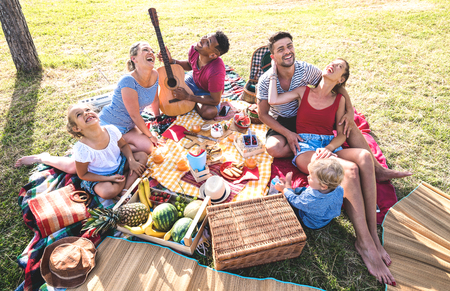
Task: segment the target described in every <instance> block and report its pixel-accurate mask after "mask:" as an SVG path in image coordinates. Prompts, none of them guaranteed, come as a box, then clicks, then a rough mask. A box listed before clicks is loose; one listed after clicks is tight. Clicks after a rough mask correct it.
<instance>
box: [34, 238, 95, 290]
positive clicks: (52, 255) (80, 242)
mask: <svg viewBox="0 0 450 291" xmlns="http://www.w3.org/2000/svg"><path fill="white" fill-rule="evenodd" d="M96 252H97V250H96V249H95V246H94V244H93V243H92V242H91V241H90V240H88V239H85V238H82V237H75V236H70V237H65V238H62V239H60V240H58V241H56V242H54V243H52V244H51V245H49V246H48V247H46V248H45V250H44V255H43V256H42V260H41V275H42V277H44V280H45V282H47V284H49V285H50V286H53V287H55V288H72V287H77V286H80V285H81V284H83V283H84V282H85V281H86V278H87V276H88V274H89V272H90V271H91V270H92V269H93V268H94V267H95V254H96Z"/></svg>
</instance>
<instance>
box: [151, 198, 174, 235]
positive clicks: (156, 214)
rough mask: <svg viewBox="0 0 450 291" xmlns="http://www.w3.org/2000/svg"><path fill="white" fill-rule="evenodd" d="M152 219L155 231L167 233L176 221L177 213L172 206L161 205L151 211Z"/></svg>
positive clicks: (167, 204)
mask: <svg viewBox="0 0 450 291" xmlns="http://www.w3.org/2000/svg"><path fill="white" fill-rule="evenodd" d="M152 219H153V221H154V225H155V228H156V229H157V230H160V231H169V230H170V229H171V228H172V226H173V225H174V223H175V221H177V219H178V211H177V209H176V208H175V206H173V205H172V204H170V203H162V204H159V205H158V206H156V207H155V210H153V213H152Z"/></svg>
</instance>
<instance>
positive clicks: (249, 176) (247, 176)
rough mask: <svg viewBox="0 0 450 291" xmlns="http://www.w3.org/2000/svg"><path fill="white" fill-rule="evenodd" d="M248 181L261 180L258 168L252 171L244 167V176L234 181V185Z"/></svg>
mask: <svg viewBox="0 0 450 291" xmlns="http://www.w3.org/2000/svg"><path fill="white" fill-rule="evenodd" d="M246 180H259V170H258V167H256V168H254V169H251V170H250V169H249V168H247V167H244V173H243V174H242V176H241V177H240V178H239V179H237V180H235V181H233V184H239V183H242V181H246Z"/></svg>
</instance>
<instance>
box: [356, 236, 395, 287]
mask: <svg viewBox="0 0 450 291" xmlns="http://www.w3.org/2000/svg"><path fill="white" fill-rule="evenodd" d="M355 247H356V250H357V251H358V253H359V254H360V255H361V257H362V259H363V261H364V264H365V265H366V267H367V269H368V270H369V273H370V274H372V275H373V276H375V278H377V280H378V281H379V282H380V283H382V284H389V285H392V286H395V285H396V283H395V279H394V276H392V274H391V272H390V271H389V269H388V268H387V267H386V265H385V264H384V262H383V261H382V260H381V257H380V254H379V253H378V251H377V249H376V248H375V246H373V247H369V248H365V247H363V246H362V245H360V244H359V241H358V240H357V241H356V242H355Z"/></svg>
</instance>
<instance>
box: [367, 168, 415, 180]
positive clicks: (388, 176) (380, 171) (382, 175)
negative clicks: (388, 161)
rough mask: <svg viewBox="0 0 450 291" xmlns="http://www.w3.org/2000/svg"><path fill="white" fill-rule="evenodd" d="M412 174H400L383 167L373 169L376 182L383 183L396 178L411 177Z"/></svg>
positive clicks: (407, 172) (406, 172)
mask: <svg viewBox="0 0 450 291" xmlns="http://www.w3.org/2000/svg"><path fill="white" fill-rule="evenodd" d="M412 174H413V173H411V172H410V171H405V172H400V171H395V170H391V169H386V168H383V167H381V166H380V167H375V176H376V177H377V181H380V182H384V181H388V180H392V179H396V178H404V177H408V176H411V175H412Z"/></svg>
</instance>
